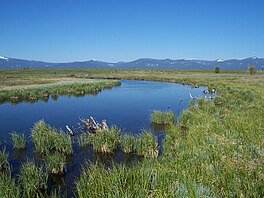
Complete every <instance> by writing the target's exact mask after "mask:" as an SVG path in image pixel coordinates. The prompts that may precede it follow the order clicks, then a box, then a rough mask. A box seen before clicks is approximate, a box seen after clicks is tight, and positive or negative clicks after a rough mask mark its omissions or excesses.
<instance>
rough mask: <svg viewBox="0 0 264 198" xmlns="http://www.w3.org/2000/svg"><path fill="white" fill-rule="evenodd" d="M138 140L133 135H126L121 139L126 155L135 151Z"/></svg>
mask: <svg viewBox="0 0 264 198" xmlns="http://www.w3.org/2000/svg"><path fill="white" fill-rule="evenodd" d="M135 142H136V138H135V137H134V136H133V135H128V134H125V135H124V136H123V137H122V139H121V146H122V149H123V151H124V152H125V153H132V152H134V150H135V148H134V147H135Z"/></svg>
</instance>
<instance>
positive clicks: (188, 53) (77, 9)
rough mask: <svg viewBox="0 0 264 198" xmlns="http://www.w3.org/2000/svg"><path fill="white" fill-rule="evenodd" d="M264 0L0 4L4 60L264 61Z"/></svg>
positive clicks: (4, 0) (29, 0) (24, 0)
mask: <svg viewBox="0 0 264 198" xmlns="http://www.w3.org/2000/svg"><path fill="white" fill-rule="evenodd" d="M263 10H264V1H263V0H93V1H90V0H0V55H2V56H8V57H15V58H24V59H34V60H44V61H50V62H67V61H77V60H79V61H82V60H90V59H97V60H102V61H110V62H117V61H130V60H134V59H138V58H171V59H179V58H186V59H187V58H196V59H209V60H214V59H218V58H223V59H230V58H245V57H250V56H257V57H264V54H263V53H264V11H263Z"/></svg>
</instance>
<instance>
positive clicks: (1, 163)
mask: <svg viewBox="0 0 264 198" xmlns="http://www.w3.org/2000/svg"><path fill="white" fill-rule="evenodd" d="M8 157H9V154H8V152H7V151H6V148H4V149H3V150H1V151H0V172H8V171H10V164H9V161H8Z"/></svg>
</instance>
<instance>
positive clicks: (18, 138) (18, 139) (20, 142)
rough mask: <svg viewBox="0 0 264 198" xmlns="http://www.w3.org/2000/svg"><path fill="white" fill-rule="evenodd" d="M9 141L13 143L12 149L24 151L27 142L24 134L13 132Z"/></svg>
mask: <svg viewBox="0 0 264 198" xmlns="http://www.w3.org/2000/svg"><path fill="white" fill-rule="evenodd" d="M11 140H12V143H13V148H15V149H25V147H26V142H27V140H26V137H25V134H18V133H17V132H15V131H14V132H12V133H11Z"/></svg>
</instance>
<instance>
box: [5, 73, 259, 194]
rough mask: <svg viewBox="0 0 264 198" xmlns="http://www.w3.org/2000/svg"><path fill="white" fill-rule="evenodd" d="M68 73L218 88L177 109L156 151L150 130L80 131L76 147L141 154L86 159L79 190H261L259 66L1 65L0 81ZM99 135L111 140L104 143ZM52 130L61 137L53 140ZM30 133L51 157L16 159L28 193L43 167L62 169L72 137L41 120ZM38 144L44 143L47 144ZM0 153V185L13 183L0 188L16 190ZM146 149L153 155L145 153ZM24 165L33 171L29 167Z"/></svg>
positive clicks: (38, 188) (43, 175)
mask: <svg viewBox="0 0 264 198" xmlns="http://www.w3.org/2000/svg"><path fill="white" fill-rule="evenodd" d="M65 78H67V79H71V78H73V79H80V80H83V79H86V78H89V79H94V78H100V79H133V80H153V81H165V82H177V83H183V84H187V85H191V86H193V85H198V86H201V85H205V86H208V87H209V89H212V88H214V89H216V91H217V96H216V97H215V98H214V99H213V100H205V99H200V100H199V101H198V105H194V104H192V105H190V108H189V109H188V110H185V111H184V112H183V113H182V114H181V115H179V116H178V115H177V116H178V117H177V119H176V120H177V121H176V122H175V123H173V124H171V125H170V127H169V128H168V129H167V130H166V132H165V140H164V142H163V144H162V147H163V152H162V155H160V156H159V157H156V156H157V144H156V140H155V138H154V137H153V136H151V135H149V133H147V132H146V133H143V135H142V136H139V137H137V138H134V137H130V136H129V135H127V136H123V137H122V136H120V135H119V134H118V133H113V134H112V135H111V134H110V135H109V134H107V135H106V134H104V133H102V134H101V135H100V136H98V137H96V138H95V137H92V136H83V137H80V138H79V139H78V144H79V146H80V147H85V146H87V145H93V146H94V148H95V150H98V151H102V152H112V151H113V150H115V149H116V148H117V146H120V147H121V148H122V149H123V150H124V152H127V153H130V152H136V153H139V154H140V155H143V156H146V157H145V158H144V159H143V160H141V161H140V162H138V163H137V164H135V165H133V166H131V167H127V166H124V165H115V164H113V167H112V168H111V169H110V170H109V169H106V168H105V167H104V166H101V165H100V164H93V165H88V164H84V165H83V170H82V174H81V176H80V178H76V189H77V192H76V196H77V197H80V198H86V197H256V198H257V197H264V163H263V161H264V122H263V119H264V73H261V72H258V73H257V74H255V75H250V74H249V72H248V71H226V72H225V71H221V72H220V73H219V74H216V73H214V71H174V70H171V71H166V70H108V69H106V70H99V69H80V70H77V69H76V70H64V69H52V70H1V71H0V81H1V88H0V89H2V90H4V89H14V88H13V87H17V86H32V85H36V84H37V85H43V84H44V85H45V84H50V83H59V82H61V80H62V79H65ZM36 79H37V80H36ZM158 117H159V116H158ZM47 131H48V132H47ZM43 134H45V135H43ZM108 136H109V137H108ZM13 137H16V136H14V135H13ZM42 137H44V138H42ZM104 137H107V138H109V139H110V140H111V143H113V142H114V143H115V144H113V145H112V144H109V142H107V141H105V139H103V138H104ZM56 138H57V139H58V142H60V144H59V145H58V144H55V143H54V140H55V139H56ZM21 139H23V138H22V137H21ZM32 139H33V142H34V145H35V147H36V150H37V151H38V152H39V153H41V154H44V155H47V154H49V153H52V154H53V155H51V156H49V157H48V158H47V159H46V161H47V163H49V164H50V166H48V167H49V168H48V170H45V169H44V168H43V167H38V168H36V165H35V164H34V163H33V162H27V163H25V164H24V165H23V166H22V167H21V173H20V177H19V183H20V186H21V189H22V192H23V195H24V196H25V197H30V196H32V193H33V194H35V195H36V196H38V195H40V194H41V192H42V191H43V190H45V189H46V180H47V174H48V173H47V172H49V173H58V172H61V171H63V168H64V166H65V158H64V157H63V156H60V154H63V155H66V154H71V153H72V147H71V146H70V142H69V140H68V139H67V138H66V137H64V134H63V133H62V132H59V131H56V129H53V128H52V127H51V126H49V125H48V124H46V123H43V122H39V123H36V124H35V125H34V127H33V129H32ZM59 139H61V141H59ZM14 140H15V138H13V141H14ZM49 140H50V141H49ZM43 141H48V142H49V143H43ZM14 142H15V141H14ZM22 142H23V141H22ZM43 144H45V145H47V147H45V148H44V147H43ZM143 144H144V145H143ZM15 145H20V143H19V144H14V147H16V146H15ZM21 145H22V144H21ZM142 145H143V146H142ZM17 147H18V148H20V147H22V146H17ZM146 149H148V150H146ZM0 154H1V155H0V158H1V162H0V163H1V164H0V168H1V169H0V177H1V182H0V186H3V185H4V184H3V181H6V183H8V184H9V186H10V187H9V188H5V189H3V188H1V190H0V193H1V194H0V196H1V195H2V196H1V197H8V196H5V195H8V194H9V195H11V194H13V195H14V197H16V196H17V194H18V192H19V188H18V187H17V184H16V183H15V181H14V180H13V179H12V178H11V176H10V175H9V174H8V173H5V172H8V170H9V163H8V160H7V159H8V153H7V152H6V151H5V150H3V151H1V153H0ZM149 155H152V156H154V157H147V156H149ZM58 159H60V160H58ZM29 170H31V171H30V172H31V173H30V174H28V173H27V171H29ZM28 178H31V180H30V182H32V185H31V183H30V182H27V180H28ZM33 181H34V182H33ZM28 185H30V186H32V187H34V189H32V188H29V187H27V186H28Z"/></svg>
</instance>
